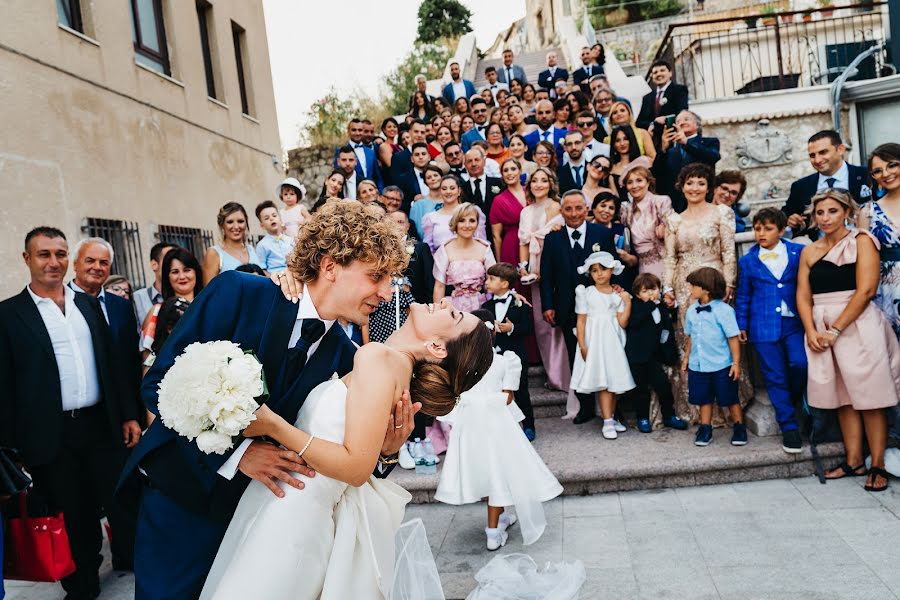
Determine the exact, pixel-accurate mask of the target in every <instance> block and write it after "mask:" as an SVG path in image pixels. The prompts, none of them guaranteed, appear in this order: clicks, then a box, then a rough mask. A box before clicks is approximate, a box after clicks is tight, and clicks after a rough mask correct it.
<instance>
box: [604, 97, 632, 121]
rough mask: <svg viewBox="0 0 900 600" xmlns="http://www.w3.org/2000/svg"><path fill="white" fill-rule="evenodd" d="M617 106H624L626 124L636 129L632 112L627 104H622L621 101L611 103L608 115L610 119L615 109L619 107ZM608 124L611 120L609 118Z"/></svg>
mask: <svg viewBox="0 0 900 600" xmlns="http://www.w3.org/2000/svg"><path fill="white" fill-rule="evenodd" d="M619 105H622V106H624V107H625V110H627V111H628V124H629V125H631V126H632V127H636V125H635V122H634V111H633V110H631V107H630V106H628V103H627V102H622V101H621V100H617V101H616V102H613V103H612V104H611V105H610V106H609V114H610V117H612V114H613V112H615V110H616V107H617V106H619ZM610 123H612V118H610ZM618 124H619V125H620V124H621V123H618Z"/></svg>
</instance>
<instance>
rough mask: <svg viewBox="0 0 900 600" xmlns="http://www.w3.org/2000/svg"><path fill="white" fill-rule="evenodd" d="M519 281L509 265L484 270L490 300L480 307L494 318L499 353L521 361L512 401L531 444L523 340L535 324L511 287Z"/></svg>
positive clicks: (532, 433) (531, 411)
mask: <svg viewBox="0 0 900 600" xmlns="http://www.w3.org/2000/svg"><path fill="white" fill-rule="evenodd" d="M518 279H519V273H518V271H516V268H515V267H514V266H512V265H511V264H509V263H505V262H502V263H497V264H495V265H492V266H491V267H489V268H488V270H487V280H486V281H485V287H486V289H487V291H488V292H490V293H491V294H492V295H493V298H491V299H490V300H488V301H487V302H485V303H484V304H482V305H481V308H484V309H486V310H489V311H490V312H491V313H493V314H494V316H495V317H496V321H495V322H494V344H495V345H496V347H497V348H499V349H500V352H506V351H507V350H509V351H511V352H515V354H516V356H518V357H519V360H520V361H522V374H521V375H520V377H519V389H518V390H517V391H516V393H515V395H514V397H515V400H516V405H517V406H518V407H519V409H520V410H521V411H522V414H524V415H525V419H524V420H523V421H522V429H523V430H524V432H525V437H527V438H528V441H530V442H533V441H534V438H535V430H534V409H533V408H532V406H531V395H530V394H529V393H528V351H527V350H526V349H525V338H526V337H528V336H530V335H531V334H532V333H533V332H534V321H533V320H532V318H531V309H530V308H529V307H528V305H527V304H525V303H524V302H522V301H521V300H520V299H518V298H516V297H515V296H514V295H513V293H512V287H513V285H515V283H516V281H517V280H518Z"/></svg>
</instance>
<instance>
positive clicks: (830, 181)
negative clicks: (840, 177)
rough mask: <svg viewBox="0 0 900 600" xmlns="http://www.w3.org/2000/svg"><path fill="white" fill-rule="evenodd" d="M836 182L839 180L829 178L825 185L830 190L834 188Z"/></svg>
mask: <svg viewBox="0 0 900 600" xmlns="http://www.w3.org/2000/svg"><path fill="white" fill-rule="evenodd" d="M836 181H837V178H835V177H829V178H828V179H826V180H825V185H827V186H828V187H829V188H833V187H834V184H835V182H836Z"/></svg>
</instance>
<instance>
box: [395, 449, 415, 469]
mask: <svg viewBox="0 0 900 600" xmlns="http://www.w3.org/2000/svg"><path fill="white" fill-rule="evenodd" d="M398 458H399V460H400V468H401V469H407V470H409V469H415V468H416V461H415V460H413V457H412V455H411V454H410V453H409V444H403V445H402V446H401V447H400V456H399V457H398Z"/></svg>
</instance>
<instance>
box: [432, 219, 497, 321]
mask: <svg viewBox="0 0 900 600" xmlns="http://www.w3.org/2000/svg"><path fill="white" fill-rule="evenodd" d="M480 218H483V215H482V213H481V211H480V210H478V207H477V206H475V205H474V204H470V203H468V202H464V203H463V204H460V205H459V207H458V208H457V209H456V212H454V213H453V217H452V218H451V219H450V229H451V231H453V233H454V234H456V237H454V238H453V239H451V240H450V241H449V242H446V243H445V244H444V245H442V246H441V247H440V248H438V249H437V251H436V252H435V253H434V268H433V270H432V273H433V274H434V301H435V302H440V301H441V299H442V298H443V297H444V296H445V294H446V291H447V286H448V285H452V286H453V292H452V293H451V294H450V301H451V302H452V303H453V306H454V307H455V308H456V309H457V310H461V311H466V312H472V311H473V310H478V309H479V308H481V304H482V303H483V302H484V301H485V300H487V298H486V297H485V295H484V293H483V292H482V290H483V289H484V281H485V279H487V270H488V268H489V267H490V266H491V265H494V264H496V262H497V261H496V260H494V252H493V251H492V250H491V246H490V244H488V243H487V242H485V241H484V240H479V239H476V237H475V232H476V231H477V229H478V222H479V219H480Z"/></svg>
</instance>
